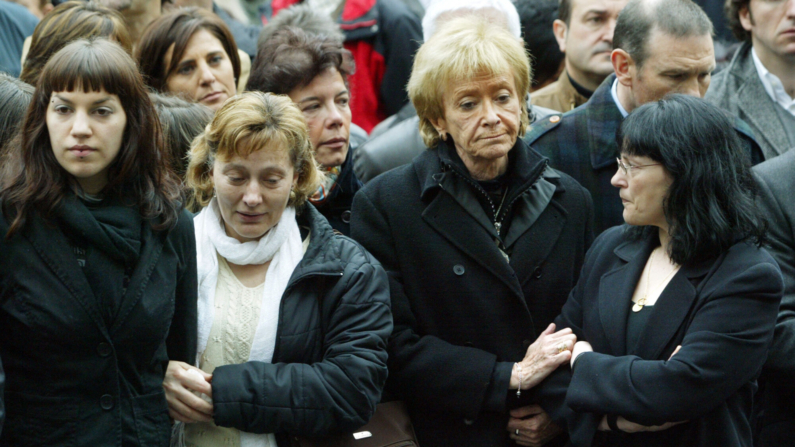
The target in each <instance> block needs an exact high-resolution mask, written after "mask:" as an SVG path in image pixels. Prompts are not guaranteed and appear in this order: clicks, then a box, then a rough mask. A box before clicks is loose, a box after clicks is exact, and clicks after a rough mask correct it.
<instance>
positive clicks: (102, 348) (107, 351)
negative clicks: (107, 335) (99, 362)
mask: <svg viewBox="0 0 795 447" xmlns="http://www.w3.org/2000/svg"><path fill="white" fill-rule="evenodd" d="M97 352H98V353H99V355H100V357H107V356H109V355H111V354H112V353H113V349H112V348H111V347H110V345H109V344H107V343H105V342H102V343H100V344H99V346H97Z"/></svg>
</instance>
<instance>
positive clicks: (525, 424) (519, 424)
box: [507, 412, 561, 446]
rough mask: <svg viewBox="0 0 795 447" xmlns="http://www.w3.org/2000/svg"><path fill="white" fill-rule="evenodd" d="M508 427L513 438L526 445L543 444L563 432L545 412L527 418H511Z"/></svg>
mask: <svg viewBox="0 0 795 447" xmlns="http://www.w3.org/2000/svg"><path fill="white" fill-rule="evenodd" d="M507 429H508V432H509V436H510V438H511V439H513V440H514V441H516V443H517V444H519V445H526V446H542V445H544V444H546V443H547V442H549V440H551V439H552V438H554V437H555V436H557V435H558V434H559V433H561V430H560V428H559V427H558V426H557V425H555V424H554V423H552V421H551V420H550V419H549V416H548V415H547V414H546V413H543V412H542V413H539V414H537V415H535V416H532V417H529V418H526V419H517V418H510V419H509V421H508V428H507Z"/></svg>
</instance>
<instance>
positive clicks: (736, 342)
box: [537, 95, 783, 447]
mask: <svg viewBox="0 0 795 447" xmlns="http://www.w3.org/2000/svg"><path fill="white" fill-rule="evenodd" d="M732 123H733V119H732V118H730V117H729V116H728V115H727V114H725V113H724V112H723V111H721V110H720V109H718V108H717V107H715V106H713V105H711V104H709V103H707V102H706V101H704V100H701V99H698V98H693V97H690V96H686V95H670V96H668V97H666V98H664V99H662V100H661V101H659V102H653V103H648V104H646V105H643V106H641V107H639V108H638V109H636V110H635V111H634V112H632V113H631V114H630V115H629V116H628V117H627V119H626V120H624V122H623V123H622V124H621V128H620V130H619V133H618V136H617V140H618V146H619V148H620V150H621V158H619V159H617V163H618V169H617V172H616V174H615V175H614V176H613V179H612V183H613V186H616V187H617V188H619V190H620V192H619V195H620V197H621V201H622V202H623V204H624V220H625V221H626V223H627V224H629V226H621V227H614V228H612V229H610V230H607V231H606V232H604V233H602V235H601V236H599V238H597V240H596V241H595V242H594V245H593V247H591V250H590V251H589V252H588V255H587V257H586V260H585V265H584V267H583V270H582V274H581V276H580V280H579V282H578V283H577V286H576V287H575V288H574V290H573V291H572V293H571V296H570V297H569V300H568V301H567V302H566V305H565V306H564V307H563V310H562V314H561V315H560V316H559V317H558V318H557V319H556V320H555V323H556V324H557V325H558V326H559V327H562V328H571V329H572V330H573V331H574V334H575V335H576V336H577V340H578V341H577V343H576V344H575V345H574V350H573V353H572V356H571V362H570V363H571V369H569V368H559V369H558V370H556V371H555V372H554V373H553V374H552V376H550V378H548V379H547V381H546V382H544V383H543V384H542V385H541V386H540V387H539V390H538V391H537V393H538V394H537V395H538V399H539V401H540V402H541V405H542V406H543V407H544V408H545V409H546V411H547V412H549V414H550V415H551V416H552V417H553V420H555V421H556V422H558V424H565V425H567V426H568V429H569V434H570V435H571V441H572V444H573V445H575V446H589V445H610V446H614V445H618V446H643V447H650V446H663V445H665V446H671V445H676V446H717V445H720V446H726V447H730V446H748V445H752V437H751V426H750V416H751V404H752V401H753V397H754V392H755V391H756V377H757V376H758V374H759V371H760V369H761V367H762V364H763V362H764V361H765V357H766V356H767V349H768V347H769V345H770V341H771V339H772V336H773V328H774V325H775V322H776V315H777V311H778V305H779V301H780V300H781V295H782V288H783V283H782V278H781V272H780V270H779V267H778V265H777V264H776V262H775V261H774V260H773V258H772V257H771V256H770V255H769V254H768V253H767V252H766V251H765V250H764V249H762V248H760V245H761V243H762V241H763V239H764V223H763V222H762V221H761V220H760V218H759V216H760V213H759V211H758V210H757V208H756V205H755V202H754V191H755V183H754V180H753V178H752V176H751V171H750V165H749V162H748V160H747V156H746V155H745V154H744V153H743V149H742V142H741V141H740V139H739V138H738V137H737V133H736V132H734V131H733V126H732Z"/></svg>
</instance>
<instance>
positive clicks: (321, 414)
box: [212, 204, 392, 446]
mask: <svg viewBox="0 0 795 447" xmlns="http://www.w3.org/2000/svg"><path fill="white" fill-rule="evenodd" d="M298 225H299V226H301V227H303V228H307V227H308V229H309V233H310V240H309V248H308V249H307V251H306V253H305V254H304V257H303V259H302V260H301V262H300V263H299V264H298V266H297V267H296V268H295V270H294V271H293V274H292V277H291V278H290V281H289V283H288V285H287V289H286V290H285V292H284V295H283V297H282V301H281V307H280V310H279V327H278V329H277V333H276V348H275V351H274V353H273V363H264V362H246V363H242V364H237V365H225V366H220V367H218V368H216V369H215V371H214V372H213V383H212V385H213V404H214V411H215V415H214V419H215V423H216V424H217V425H219V426H223V427H234V428H237V429H239V430H242V431H246V432H250V433H275V434H276V439H277V443H278V444H279V445H280V446H289V445H290V443H289V438H288V437H289V436H291V435H301V436H322V435H325V434H327V433H331V432H338V431H351V430H354V429H356V428H359V427H361V426H362V425H364V424H366V423H367V422H368V421H369V420H370V417H372V415H373V412H374V411H375V406H376V404H378V402H379V400H380V398H381V390H382V389H383V386H384V383H385V382H386V376H387V366H386V359H387V351H386V344H387V339H388V338H389V334H390V333H391V332H392V314H391V312H390V308H389V283H388V281H387V278H386V273H385V272H384V269H383V268H382V267H381V264H379V263H378V261H376V260H375V258H373V257H372V256H371V255H370V254H369V253H368V252H367V251H365V250H364V249H363V248H362V247H361V246H360V245H359V244H357V243H356V242H354V241H352V240H351V239H349V238H347V237H345V236H342V235H339V234H336V233H335V232H334V231H333V230H332V229H331V226H329V224H328V222H327V221H326V219H325V218H324V217H323V216H322V215H320V213H319V212H318V211H317V209H315V207H313V206H312V205H310V204H306V205H305V208H304V211H303V212H302V213H301V215H299V216H298Z"/></svg>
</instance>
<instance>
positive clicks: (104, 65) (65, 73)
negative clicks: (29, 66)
mask: <svg viewBox="0 0 795 447" xmlns="http://www.w3.org/2000/svg"><path fill="white" fill-rule="evenodd" d="M59 56H60V57H59ZM114 56H116V55H115V54H112V53H100V52H98V51H93V50H89V48H88V46H86V47H84V48H83V51H76V52H74V53H73V54H65V53H59V54H56V56H54V57H53V58H52V59H51V60H50V62H49V63H48V64H47V65H46V66H45V68H44V71H43V72H42V75H41V78H40V81H39V85H38V86H37V87H38V90H40V91H41V92H42V94H46V96H47V99H49V97H50V95H52V93H53V92H73V91H75V90H81V89H82V91H83V92H84V93H88V92H98V91H100V90H103V89H104V90H105V91H106V92H108V93H110V94H114V95H117V96H118V97H119V99H120V100H121V102H122V104H125V100H128V99H129V98H130V96H131V95H132V94H133V93H137V92H135V90H136V86H137V85H140V84H142V83H143V81H142V79H141V77H140V75H139V74H138V69H137V68H136V67H135V64H134V63H133V62H132V59H130V58H121V57H114ZM125 108H126V107H125Z"/></svg>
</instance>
